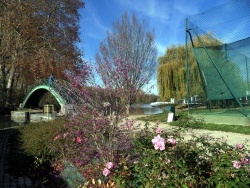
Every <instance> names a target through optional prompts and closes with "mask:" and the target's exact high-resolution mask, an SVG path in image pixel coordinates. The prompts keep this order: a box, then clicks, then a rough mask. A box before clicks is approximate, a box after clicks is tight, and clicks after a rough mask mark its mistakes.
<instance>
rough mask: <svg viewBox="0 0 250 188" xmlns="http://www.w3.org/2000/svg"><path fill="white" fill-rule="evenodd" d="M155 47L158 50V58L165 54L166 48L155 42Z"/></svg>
mask: <svg viewBox="0 0 250 188" xmlns="http://www.w3.org/2000/svg"><path fill="white" fill-rule="evenodd" d="M156 46H157V49H158V56H163V55H164V54H165V52H166V49H167V46H166V45H164V44H161V43H157V42H156Z"/></svg>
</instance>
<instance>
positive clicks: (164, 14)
mask: <svg viewBox="0 0 250 188" xmlns="http://www.w3.org/2000/svg"><path fill="white" fill-rule="evenodd" d="M120 4H121V6H125V7H127V8H131V9H133V10H135V11H137V12H139V13H142V14H143V15H146V16H148V17H151V18H153V19H157V20H159V21H160V22H162V23H166V22H167V21H168V20H169V17H170V15H169V14H170V10H171V6H169V5H170V4H169V3H168V2H167V1H162V0H147V1H134V0H126V1H124V0H120Z"/></svg>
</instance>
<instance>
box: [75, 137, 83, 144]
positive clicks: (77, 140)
mask: <svg viewBox="0 0 250 188" xmlns="http://www.w3.org/2000/svg"><path fill="white" fill-rule="evenodd" d="M76 142H78V143H79V144H80V143H82V139H81V138H80V137H79V136H78V137H77V138H76Z"/></svg>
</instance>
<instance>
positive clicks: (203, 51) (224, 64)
mask: <svg viewBox="0 0 250 188" xmlns="http://www.w3.org/2000/svg"><path fill="white" fill-rule="evenodd" d="M193 52H194V54H195V57H196V59H197V63H198V64H199V68H200V71H201V75H202V79H203V80H204V82H203V83H204V88H205V90H206V95H207V100H220V99H233V98H241V97H246V96H247V95H248V91H249V89H248V85H249V84H248V83H249V80H248V69H246V67H248V62H250V60H249V58H247V57H246V56H243V55H241V54H238V52H237V51H235V50H225V45H223V46H216V47H213V48H211V47H209V48H201V47H200V48H193Z"/></svg>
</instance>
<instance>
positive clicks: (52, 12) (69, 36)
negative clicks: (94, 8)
mask: <svg viewBox="0 0 250 188" xmlns="http://www.w3.org/2000/svg"><path fill="white" fill-rule="evenodd" d="M82 7H84V3H83V2H82V1H80V0H60V1H59V0H56V1H54V0H43V1H42V0H36V1H34V0H27V1H24V0H11V1H9V0H1V1H0V95H1V98H0V106H1V107H6V106H8V105H9V104H11V103H13V102H15V101H14V100H17V99H18V98H19V99H20V100H21V99H22V98H23V94H24V93H25V92H26V91H27V89H28V87H29V86H30V85H32V84H34V83H35V81H36V80H38V79H42V78H47V77H49V75H54V76H55V77H57V78H64V77H65V70H75V69H76V63H77V62H79V61H81V58H80V57H81V55H82V52H81V51H80V50H79V49H78V48H77V47H76V45H75V44H76V43H78V42H80V38H79V36H78V30H79V25H78V21H79V18H80V15H79V13H78V10H79V9H80V8H82ZM16 102H19V101H18V100H17V101H16Z"/></svg>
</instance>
